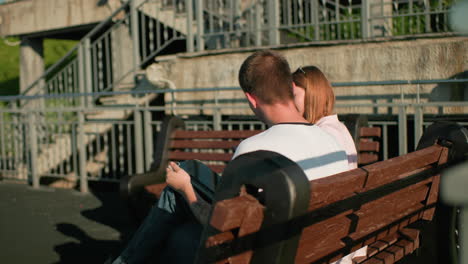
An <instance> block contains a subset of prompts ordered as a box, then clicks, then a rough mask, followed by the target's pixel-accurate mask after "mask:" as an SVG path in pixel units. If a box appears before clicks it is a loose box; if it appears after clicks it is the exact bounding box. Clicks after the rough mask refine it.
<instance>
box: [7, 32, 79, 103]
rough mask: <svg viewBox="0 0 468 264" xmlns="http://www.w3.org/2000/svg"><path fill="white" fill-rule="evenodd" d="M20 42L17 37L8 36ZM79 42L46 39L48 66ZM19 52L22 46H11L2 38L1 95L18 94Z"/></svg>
mask: <svg viewBox="0 0 468 264" xmlns="http://www.w3.org/2000/svg"><path fill="white" fill-rule="evenodd" d="M7 40H8V41H9V42H18V39H17V38H8V39H7ZM76 44H77V41H72V40H57V39H45V40H44V60H45V65H46V68H47V67H50V66H51V65H53V64H54V63H55V62H56V61H58V60H59V59H60V58H61V57H62V56H63V55H65V54H66V53H67V52H68V51H69V50H70V49H71V48H73V47H74V46H75V45H76ZM19 52H20V47H19V45H18V46H9V45H7V44H6V43H5V41H4V40H3V39H0V96H6V95H16V94H18V91H19Z"/></svg>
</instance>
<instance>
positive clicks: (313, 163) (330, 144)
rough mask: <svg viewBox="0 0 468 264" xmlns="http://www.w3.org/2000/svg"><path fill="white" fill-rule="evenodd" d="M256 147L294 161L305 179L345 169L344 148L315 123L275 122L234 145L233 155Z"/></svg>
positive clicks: (316, 177) (324, 175)
mask: <svg viewBox="0 0 468 264" xmlns="http://www.w3.org/2000/svg"><path fill="white" fill-rule="evenodd" d="M256 150H270V151H274V152H277V153H279V154H281V155H284V156H285V157H287V158H289V159H291V160H292V161H295V162H296V163H297V164H298V165H299V166H300V167H301V168H302V169H303V170H304V171H305V173H306V175H307V178H308V179H309V180H313V179H318V178H322V177H326V176H330V175H333V174H336V173H339V172H342V171H346V170H348V161H347V157H346V153H345V151H344V149H343V148H342V147H341V146H340V145H339V144H338V143H337V142H336V140H335V139H334V138H333V137H332V136H331V135H329V134H327V133H326V132H324V131H323V130H322V129H320V128H319V127H318V126H315V125H312V124H309V123H283V124H276V125H274V126H272V127H270V128H269V129H267V130H266V131H264V132H263V133H260V134H258V135H255V136H253V137H250V138H248V139H246V140H244V141H242V143H241V144H240V145H239V146H238V147H237V149H236V153H235V154H234V158H235V157H237V156H239V155H241V154H244V153H248V152H252V151H256Z"/></svg>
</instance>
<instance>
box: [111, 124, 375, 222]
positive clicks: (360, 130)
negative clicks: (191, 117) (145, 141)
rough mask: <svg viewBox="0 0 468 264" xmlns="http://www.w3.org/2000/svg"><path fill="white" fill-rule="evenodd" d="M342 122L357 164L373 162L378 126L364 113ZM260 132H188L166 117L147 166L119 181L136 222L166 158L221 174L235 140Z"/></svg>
mask: <svg viewBox="0 0 468 264" xmlns="http://www.w3.org/2000/svg"><path fill="white" fill-rule="evenodd" d="M344 123H345V125H346V126H347V128H348V129H349V131H350V133H351V135H352V137H353V139H354V141H355V144H356V146H357V149H358V164H359V165H365V164H370V163H372V162H375V161H377V160H378V157H379V156H378V152H379V146H380V143H379V141H377V140H376V138H377V137H380V128H379V127H373V128H371V127H368V126H367V118H366V116H364V115H346V116H345V117H344ZM260 132H262V130H236V131H226V130H221V131H188V130H186V129H185V123H184V121H183V120H182V119H180V118H178V117H176V116H168V117H166V118H165V119H164V120H163V124H162V127H161V131H160V132H159V134H158V137H157V141H156V142H157V144H156V148H155V151H154V153H155V155H154V162H153V164H152V166H151V169H150V170H149V171H148V172H146V173H142V174H137V175H132V176H130V177H125V178H123V179H122V181H121V188H120V190H121V194H122V196H123V198H124V200H125V201H127V202H128V204H129V207H130V210H131V214H132V215H133V216H135V218H136V219H135V220H136V222H137V223H139V222H140V221H141V220H142V219H143V218H144V217H145V215H146V213H147V212H148V211H149V209H150V208H151V206H152V205H153V204H154V202H155V201H156V199H157V198H158V197H159V194H160V193H161V192H162V190H163V189H164V188H165V187H166V184H165V183H164V181H165V169H166V167H167V165H168V162H169V161H183V160H200V161H202V162H203V163H205V164H207V165H208V166H209V167H210V168H211V169H212V170H213V171H215V172H217V173H222V172H223V170H224V168H225V167H226V165H227V163H228V162H229V161H230V160H231V158H232V155H233V154H234V151H235V148H236V147H237V146H238V145H239V143H240V142H241V141H242V140H243V139H245V138H248V137H251V136H253V135H255V134H258V133H260Z"/></svg>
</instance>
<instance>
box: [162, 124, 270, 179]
mask: <svg viewBox="0 0 468 264" xmlns="http://www.w3.org/2000/svg"><path fill="white" fill-rule="evenodd" d="M260 132H262V131H261V130H242V131H226V130H224V131H187V130H176V131H174V133H172V135H171V140H170V143H169V148H168V152H169V160H172V161H183V160H200V161H202V162H204V163H205V164H207V165H208V167H210V168H211V169H212V170H213V171H215V172H217V173H221V172H222V171H223V170H224V168H225V167H226V164H227V163H228V162H229V161H230V160H231V159H232V155H233V154H234V150H235V148H236V147H237V146H238V145H239V144H240V142H241V141H242V140H243V139H245V138H248V137H251V136H253V135H256V134H258V133H260Z"/></svg>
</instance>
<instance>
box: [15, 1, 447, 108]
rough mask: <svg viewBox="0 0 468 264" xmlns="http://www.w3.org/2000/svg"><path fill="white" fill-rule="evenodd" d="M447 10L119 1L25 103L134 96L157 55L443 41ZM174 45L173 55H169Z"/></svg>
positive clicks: (425, 4) (438, 4)
mask: <svg viewBox="0 0 468 264" xmlns="http://www.w3.org/2000/svg"><path fill="white" fill-rule="evenodd" d="M452 2H453V1H447V0H438V1H429V0H424V1H415V0H392V1H390V0H379V1H376V0H369V1H361V0H359V1H354V0H349V1H338V0H333V1H332V0H294V1H289V0H275V1H266V0H251V1H240V0H233V1H227V0H221V1H220V0H164V1H159V0H130V1H124V2H123V4H122V6H121V7H120V8H118V9H117V10H115V11H114V12H113V13H112V14H111V15H110V16H109V17H108V18H107V19H105V20H104V21H102V22H101V23H100V24H99V25H97V26H96V27H95V28H94V29H93V30H91V31H90V32H89V33H88V34H87V35H86V36H85V37H84V38H83V39H81V40H80V42H79V43H78V44H77V45H76V46H75V47H74V48H73V49H72V50H70V51H69V52H68V53H67V54H66V55H65V56H64V57H63V58H62V59H60V60H59V61H58V62H57V63H55V64H54V65H53V66H51V67H50V68H49V69H47V71H46V72H45V73H44V74H43V75H42V76H40V78H38V79H37V80H36V81H35V82H33V83H32V84H31V85H30V86H29V87H28V88H27V89H25V91H24V92H23V95H36V94H41V95H53V94H61V93H96V92H102V91H120V90H129V89H133V88H134V87H135V86H136V82H135V75H136V74H138V73H139V70H140V69H141V68H144V67H145V66H147V65H149V64H151V60H152V59H153V58H154V57H155V56H156V55H158V54H160V53H162V52H180V51H185V50H186V51H189V52H193V51H198V52H201V51H203V50H213V49H225V48H239V47H260V46H271V45H273V46H275V45H283V44H290V43H300V42H314V41H315V42H316V41H349V40H362V39H364V40H365V39H373V38H376V37H396V36H407V35H421V34H422V35H424V34H445V33H449V32H451V29H450V27H449V25H448V22H447V21H448V9H449V7H450V5H451V4H452ZM174 43H178V44H174ZM173 44H174V47H176V46H177V47H179V48H174V47H172V48H173V49H172V50H171V49H170V48H171V45H173ZM97 99H98V98H96V97H86V98H83V97H82V98H67V99H61V100H58V99H57V100H55V101H50V100H49V102H48V103H47V104H43V103H38V106H39V107H49V106H52V107H55V106H59V105H63V106H78V105H81V106H90V105H93V104H94V103H95V102H96V101H97ZM25 102H28V101H25ZM25 102H23V103H22V104H21V107H22V106H24V103H25ZM36 107H37V106H36Z"/></svg>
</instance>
